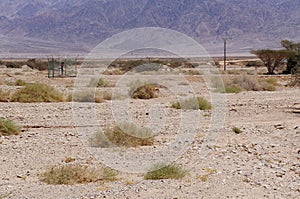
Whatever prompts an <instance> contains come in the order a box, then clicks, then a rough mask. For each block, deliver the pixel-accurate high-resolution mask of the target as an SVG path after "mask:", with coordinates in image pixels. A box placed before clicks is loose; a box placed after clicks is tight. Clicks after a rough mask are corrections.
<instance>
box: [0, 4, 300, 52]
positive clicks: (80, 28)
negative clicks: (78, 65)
mask: <svg viewBox="0 0 300 199" xmlns="http://www.w3.org/2000/svg"><path fill="white" fill-rule="evenodd" d="M299 10H300V1H299V0H272V1H268V0H2V1H1V2H0V42H1V44H0V53H1V54H10V53H45V54H49V53H52V54H61V53H87V52H89V51H90V50H91V49H93V48H94V47H95V46H96V45H97V44H99V43H100V42H102V41H103V40H105V39H107V38H109V37H111V36H112V35H114V34H116V33H120V32H122V31H125V30H130V29H133V28H139V27H162V28H168V29H172V30H176V31H179V32H181V33H184V34H186V35H188V36H189V37H191V38H193V39H195V40H196V41H198V42H199V43H200V44H202V45H203V46H204V47H205V48H206V49H207V50H208V51H209V52H211V53H213V52H215V53H221V52H222V50H223V49H222V45H223V40H222V38H224V37H225V38H227V39H228V49H229V52H231V53H243V52H248V51H249V50H250V49H257V48H276V47H279V46H280V40H282V39H290V40H294V41H299V40H300V34H299V32H300V11H299Z"/></svg>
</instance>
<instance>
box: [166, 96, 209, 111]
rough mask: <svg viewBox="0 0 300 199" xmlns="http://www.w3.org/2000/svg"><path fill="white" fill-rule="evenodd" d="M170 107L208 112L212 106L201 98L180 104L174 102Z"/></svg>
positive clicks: (194, 98) (190, 99) (187, 100)
mask: <svg viewBox="0 0 300 199" xmlns="http://www.w3.org/2000/svg"><path fill="white" fill-rule="evenodd" d="M171 107H172V108H176V109H193V110H197V109H200V110H210V109H211V108H212V105H211V103H210V102H208V101H207V100H206V99H204V98H203V97H193V98H189V99H186V100H183V101H181V102H175V103H173V104H172V105H171Z"/></svg>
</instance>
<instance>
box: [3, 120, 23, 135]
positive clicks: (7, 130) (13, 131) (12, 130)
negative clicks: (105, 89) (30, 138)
mask: <svg viewBox="0 0 300 199" xmlns="http://www.w3.org/2000/svg"><path fill="white" fill-rule="evenodd" d="M20 133H21V129H20V127H19V126H17V125H16V124H14V123H13V121H11V120H5V119H1V118H0V136H9V135H19V134H20Z"/></svg>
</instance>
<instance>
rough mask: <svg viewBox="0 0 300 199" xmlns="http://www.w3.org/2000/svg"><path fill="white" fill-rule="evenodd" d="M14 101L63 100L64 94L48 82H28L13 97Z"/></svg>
mask: <svg viewBox="0 0 300 199" xmlns="http://www.w3.org/2000/svg"><path fill="white" fill-rule="evenodd" d="M11 101H12V102H22V103H34V102H62V101H64V98H63V94H62V93H60V92H58V91H56V90H55V89H54V88H53V87H51V86H48V85H46V84H41V83H35V84H26V85H25V86H24V87H23V88H21V89H20V90H18V91H16V92H15V93H14V94H13V95H12V97H11Z"/></svg>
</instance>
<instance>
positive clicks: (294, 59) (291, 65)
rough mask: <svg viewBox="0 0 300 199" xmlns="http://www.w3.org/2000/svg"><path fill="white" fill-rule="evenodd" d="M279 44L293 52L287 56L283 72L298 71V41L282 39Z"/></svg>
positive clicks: (299, 68)
mask: <svg viewBox="0 0 300 199" xmlns="http://www.w3.org/2000/svg"><path fill="white" fill-rule="evenodd" d="M281 45H282V46H283V47H284V48H285V49H287V50H289V51H293V52H294V55H293V56H291V57H289V58H288V62H287V67H286V70H285V71H284V73H286V74H291V73H295V72H297V71H300V43H294V42H292V41H289V40H282V41H281Z"/></svg>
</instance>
